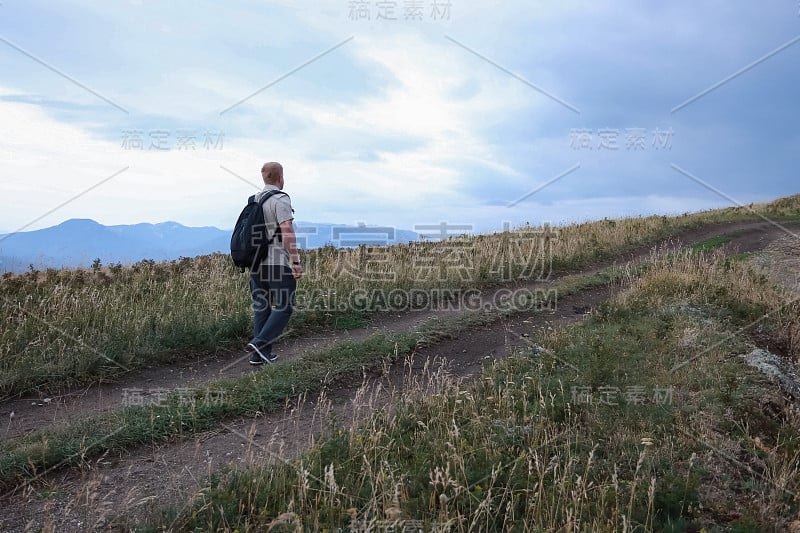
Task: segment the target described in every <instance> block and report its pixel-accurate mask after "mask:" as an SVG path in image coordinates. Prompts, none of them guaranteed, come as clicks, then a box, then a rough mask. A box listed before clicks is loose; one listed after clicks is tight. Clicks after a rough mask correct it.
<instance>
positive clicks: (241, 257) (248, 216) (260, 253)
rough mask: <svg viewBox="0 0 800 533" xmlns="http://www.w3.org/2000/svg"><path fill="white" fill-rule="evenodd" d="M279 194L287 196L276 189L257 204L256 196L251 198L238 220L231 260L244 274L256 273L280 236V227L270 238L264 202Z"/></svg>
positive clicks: (232, 240)
mask: <svg viewBox="0 0 800 533" xmlns="http://www.w3.org/2000/svg"><path fill="white" fill-rule="evenodd" d="M278 193H280V194H286V193H285V192H283V191H279V190H277V189H274V190H271V191H268V192H267V193H266V194H264V196H262V197H261V200H260V201H258V202H256V197H255V195H253V196H251V197H250V198H248V200H247V205H246V206H244V209H242V212H241V214H240V215H239V218H238V219H237V220H236V226H235V227H234V228H233V235H231V259H233V264H234V265H236V266H237V267H239V268H240V269H241V270H242V272H244V271H245V269H250V271H251V272H253V271H255V270H256V269H257V268H258V265H260V264H261V261H262V260H263V259H264V257H266V255H267V250H268V249H269V245H270V244H272V241H273V240H274V239H275V237H276V236H277V235H280V231H281V228H280V226H278V227H277V228H276V229H275V232H274V233H273V234H272V237H270V236H269V229H268V228H267V224H266V221H265V220H264V208H263V205H264V202H266V201H267V200H268V199H269V198H271V197H272V196H274V195H276V194H278Z"/></svg>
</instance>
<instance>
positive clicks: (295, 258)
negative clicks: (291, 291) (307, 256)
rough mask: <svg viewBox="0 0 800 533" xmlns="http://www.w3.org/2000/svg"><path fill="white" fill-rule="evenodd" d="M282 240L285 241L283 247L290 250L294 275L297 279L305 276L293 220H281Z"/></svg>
mask: <svg viewBox="0 0 800 533" xmlns="http://www.w3.org/2000/svg"><path fill="white" fill-rule="evenodd" d="M281 241H282V242H283V247H284V248H286V251H287V252H289V261H291V263H292V275H293V276H294V278H295V279H300V278H301V277H303V266H302V265H301V264H300V254H299V253H298V252H297V237H295V234H294V227H292V221H291V220H286V221H284V222H281Z"/></svg>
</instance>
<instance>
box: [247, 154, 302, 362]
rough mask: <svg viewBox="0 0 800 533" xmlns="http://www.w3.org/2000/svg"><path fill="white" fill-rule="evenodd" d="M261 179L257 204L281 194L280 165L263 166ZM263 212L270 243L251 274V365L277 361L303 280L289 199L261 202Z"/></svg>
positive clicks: (267, 164)
mask: <svg viewBox="0 0 800 533" xmlns="http://www.w3.org/2000/svg"><path fill="white" fill-rule="evenodd" d="M261 177H262V178H263V179H264V189H263V190H262V191H261V192H259V193H258V194H257V195H256V201H259V200H260V199H261V198H262V197H263V195H265V194H267V193H268V192H269V191H272V190H279V191H282V190H283V167H282V166H281V165H280V163H274V162H273V163H264V166H262V167H261ZM263 209H264V222H265V223H266V225H267V234H268V235H269V236H270V237H272V243H271V244H270V245H269V247H268V251H267V254H266V256H265V257H264V259H263V260H262V261H261V264H260V265H258V267H257V268H256V269H254V270H253V271H252V272H251V273H250V294H251V295H252V297H253V340H252V341H250V343H249V344H248V345H247V349H248V350H249V352H250V364H251V365H261V364H264V363H272V362H274V361H275V360H276V359H277V358H278V355H277V354H276V353H274V352H273V351H272V344H273V343H274V342H275V340H276V339H277V338H278V337H279V336H280V334H281V333H282V332H283V330H284V328H285V327H286V324H287V323H288V322H289V318H290V317H291V316H292V311H293V309H294V293H295V290H296V288H297V280H299V279H300V278H301V277H302V276H303V268H302V266H301V265H300V254H298V253H297V239H296V237H295V233H294V228H293V227H292V221H293V220H294V215H293V214H292V213H293V210H292V202H291V200H290V199H289V195H288V194H286V193H283V192H282V193H278V194H273V195H272V196H271V197H270V198H268V199H267V200H266V201H265V202H264V205H263ZM273 305H274V306H275V308H274V309H273Z"/></svg>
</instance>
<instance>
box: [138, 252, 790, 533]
mask: <svg viewBox="0 0 800 533" xmlns="http://www.w3.org/2000/svg"><path fill="white" fill-rule="evenodd" d="M629 281H630V282H631V288H630V289H628V290H626V291H624V292H622V293H620V294H619V295H618V296H617V297H615V298H613V299H612V300H611V301H609V302H607V303H606V304H604V305H603V306H602V307H601V308H600V309H597V310H595V312H594V313H593V314H592V315H591V316H590V317H589V318H588V319H587V320H585V321H583V322H581V323H580V324H578V325H577V326H573V327H569V328H567V329H559V330H555V331H552V332H551V333H549V334H547V335H546V336H545V337H544V338H543V339H537V342H542V344H543V347H542V348H536V349H531V350H527V351H523V352H521V353H518V354H517V355H516V356H513V357H511V358H509V359H507V360H504V361H502V362H497V363H494V364H491V365H489V366H487V367H486V368H485V369H484V371H483V374H482V375H481V379H479V380H476V381H475V382H472V383H470V384H463V383H460V382H459V381H458V380H456V379H454V378H452V377H451V376H450V375H449V374H448V373H447V371H446V368H445V369H442V370H438V371H437V370H436V369H433V370H431V372H430V373H429V374H428V375H427V379H426V380H420V379H415V380H413V381H411V382H408V383H406V390H404V391H403V392H402V394H397V396H396V397H395V399H394V401H393V402H391V403H389V404H388V405H387V406H385V407H384V408H381V409H379V410H377V412H375V414H374V415H373V416H370V417H368V418H367V420H366V421H364V422H362V423H353V422H349V423H348V422H346V421H337V420H335V419H333V420H332V421H331V424H330V427H329V429H328V431H327V434H326V436H324V437H323V438H322V439H321V440H319V441H317V443H316V445H314V446H313V447H312V448H311V449H310V450H308V451H307V452H305V453H303V454H302V455H300V456H298V457H297V458H296V459H295V460H293V461H291V462H287V463H279V464H268V465H263V466H261V467H258V468H255V469H238V470H231V471H229V472H228V473H227V474H225V475H215V476H214V477H213V478H211V479H210V480H209V482H208V483H209V485H208V487H207V488H206V489H204V490H203V491H202V493H199V494H198V495H197V499H196V502H195V503H194V504H193V505H192V506H190V507H189V508H188V509H187V508H182V509H166V510H164V511H163V515H162V516H161V517H160V518H158V519H156V520H154V521H153V522H151V523H150V524H148V525H146V526H145V525H141V526H139V528H140V529H139V530H141V531H161V530H162V528H163V527H167V526H168V527H171V528H174V529H176V530H182V531H199V530H204V531H205V530H214V531H240V532H245V531H264V530H270V531H310V530H314V531H339V530H342V531H344V530H352V531H385V530H389V529H388V528H391V527H394V528H395V530H398V531H399V530H403V527H407V528H413V529H407V530H414V531H417V530H420V529H419V528H421V530H424V531H651V530H656V531H701V530H705V531H722V530H726V531H739V532H744V531H752V532H757V531H758V532H760V531H771V530H786V529H788V528H789V526H790V525H791V524H792V523H793V521H794V520H795V518H796V516H797V513H798V511H800V506H799V505H798V498H797V493H798V490H800V475H798V474H799V473H798V461H799V460H800V417H798V411H797V408H796V406H793V405H792V403H791V402H790V401H787V399H786V398H785V397H784V396H783V395H782V394H781V392H780V391H779V389H778V388H777V387H776V386H775V385H774V384H771V383H768V381H767V379H766V378H765V377H764V375H762V374H761V373H760V372H758V371H757V370H754V369H752V368H751V367H749V366H747V365H746V364H744V362H743V361H742V358H741V357H739V356H740V355H742V354H746V353H748V352H749V351H750V350H751V349H752V348H753V347H754V346H760V345H763V343H764V342H769V343H772V344H774V345H776V346H783V347H784V348H785V349H786V350H787V352H786V353H785V354H784V355H787V356H794V357H797V356H798V355H800V303H798V302H797V301H796V298H797V294H789V293H786V292H785V291H783V290H782V289H781V288H779V287H777V286H775V285H773V284H772V283H771V282H770V281H769V280H768V279H767V278H766V277H764V276H763V275H762V274H760V273H759V272H757V271H756V270H754V269H752V268H751V267H750V266H749V265H748V264H746V263H745V262H742V261H730V260H728V259H725V258H724V257H723V256H721V255H720V254H718V253H715V252H713V251H712V252H707V251H694V250H686V251H684V252H681V253H678V254H675V253H664V254H661V255H658V256H654V257H652V258H651V260H650V261H649V263H648V266H647V269H646V271H645V273H644V274H643V275H642V276H641V277H633V278H632V279H630V280H629ZM754 321H758V322H759V324H760V327H759V328H758V329H757V335H756V336H753V335H752V331H751V330H750V329H742V328H743V327H744V326H747V325H749V324H752V323H753V322H754ZM363 408H364V409H365V410H366V411H367V412H369V411H372V410H373V409H374V407H372V406H366V405H365V406H363ZM123 521H124V520H123ZM795 524H796V522H795ZM340 528H341V529H340ZM702 528H705V529H702Z"/></svg>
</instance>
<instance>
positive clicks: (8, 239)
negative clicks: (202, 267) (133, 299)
mask: <svg viewBox="0 0 800 533" xmlns="http://www.w3.org/2000/svg"><path fill="white" fill-rule="evenodd" d="M295 227H296V230H297V233H298V237H299V244H300V246H301V247H302V248H317V247H320V246H324V245H326V244H331V245H333V246H357V245H359V244H395V243H398V242H409V241H414V240H416V239H417V234H416V233H414V232H412V231H406V230H396V229H394V228H390V227H376V226H363V225H362V226H347V225H337V224H326V223H313V222H297V223H296V224H295ZM230 236H231V232H230V230H221V229H219V228H215V227H212V226H205V227H187V226H184V225H182V224H179V223H177V222H162V223H160V224H147V223H142V224H132V225H118V226H104V225H102V224H99V223H98V222H95V221H94V220H90V219H71V220H67V221H66V222H63V223H61V224H59V225H57V226H53V227H50V228H45V229H40V230H35V231H25V232H19V233H11V234H6V235H0V272H20V271H24V270H26V269H27V268H28V267H29V265H33V266H34V267H35V268H38V269H43V268H48V267H52V268H63V267H87V266H90V265H91V264H92V262H93V261H94V260H95V259H100V261H101V262H102V263H103V264H110V263H123V264H126V263H133V262H137V261H141V260H142V259H152V260H155V261H162V260H169V259H177V258H179V257H195V256H197V255H206V254H210V253H215V252H222V253H228V252H229V250H230V248H229V247H230Z"/></svg>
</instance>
